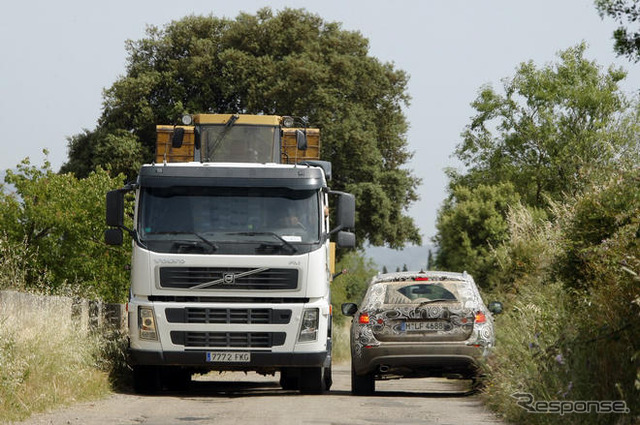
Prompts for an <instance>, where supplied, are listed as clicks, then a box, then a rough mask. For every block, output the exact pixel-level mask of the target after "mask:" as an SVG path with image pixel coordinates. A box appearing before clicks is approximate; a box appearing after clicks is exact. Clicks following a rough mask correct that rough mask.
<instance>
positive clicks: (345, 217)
mask: <svg viewBox="0 0 640 425" xmlns="http://www.w3.org/2000/svg"><path fill="white" fill-rule="evenodd" d="M338 227H340V228H341V229H353V228H354V227H356V197H355V196H353V195H352V194H350V193H341V194H340V197H339V198H338Z"/></svg>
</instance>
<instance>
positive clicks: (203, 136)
mask: <svg viewBox="0 0 640 425" xmlns="http://www.w3.org/2000/svg"><path fill="white" fill-rule="evenodd" d="M294 125H295V120H294V119H292V118H291V117H281V116H274V115H239V114H196V115H193V116H186V117H184V118H183V124H182V125H176V126H173V125H159V126H157V143H156V157H155V163H153V164H146V165H143V166H142V167H141V169H140V173H139V175H138V178H137V180H136V182H135V183H133V184H129V185H127V186H126V187H124V188H122V189H119V190H115V191H111V192H109V193H108V194H107V224H108V225H109V226H112V228H111V229H109V230H107V232H106V234H105V239H106V241H107V243H109V244H121V243H122V242H123V232H122V230H123V229H124V230H126V231H127V232H128V233H129V234H130V235H131V236H132V246H133V252H132V260H131V290H130V299H129V303H128V311H129V337H130V347H129V350H130V358H131V365H132V367H133V371H134V386H135V389H136V390H137V391H138V392H141V393H153V392H156V391H159V390H161V389H163V388H176V387H179V388H181V387H184V386H185V385H187V384H188V382H189V381H190V378H191V375H192V374H193V373H198V372H205V371H209V370H219V371H224V370H234V371H256V372H258V373H262V374H274V373H280V383H281V385H282V386H283V388H286V389H299V390H300V391H301V392H303V393H318V392H322V391H325V390H328V389H329V388H330V387H331V303H330V282H331V279H332V275H333V261H334V260H333V253H334V246H333V245H334V243H335V244H337V245H338V246H342V247H351V246H354V244H355V236H354V234H353V233H352V232H350V231H349V230H350V229H353V227H354V220H355V199H354V197H353V195H351V194H348V193H343V192H334V191H331V190H330V189H329V187H328V181H329V180H330V177H331V164H330V163H328V162H325V161H320V160H319V156H320V131H319V130H318V129H311V128H306V126H304V125H303V126H298V127H295V126H294ZM127 192H134V193H135V212H134V220H133V228H131V229H128V228H126V227H125V226H124V195H125V194H126V193H127ZM330 195H335V196H336V197H337V202H336V206H337V211H336V215H335V218H336V221H337V225H336V226H334V227H330V223H329V196H330ZM333 237H334V238H335V242H331V241H330V238H333Z"/></svg>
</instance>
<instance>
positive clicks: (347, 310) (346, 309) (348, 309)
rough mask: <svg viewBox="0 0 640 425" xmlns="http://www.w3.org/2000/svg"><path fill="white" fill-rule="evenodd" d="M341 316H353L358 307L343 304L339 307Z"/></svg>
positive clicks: (352, 304) (351, 304)
mask: <svg viewBox="0 0 640 425" xmlns="http://www.w3.org/2000/svg"><path fill="white" fill-rule="evenodd" d="M340 309H341V310H342V314H343V315H345V316H353V315H354V314H356V311H358V305H357V304H354V303H344V304H342V306H340Z"/></svg>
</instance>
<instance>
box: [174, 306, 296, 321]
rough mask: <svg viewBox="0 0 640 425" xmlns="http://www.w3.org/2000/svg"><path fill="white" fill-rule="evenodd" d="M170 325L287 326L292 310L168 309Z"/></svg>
mask: <svg viewBox="0 0 640 425" xmlns="http://www.w3.org/2000/svg"><path fill="white" fill-rule="evenodd" d="M165 314H166V316H167V321H168V322H169V323H239V324H265V325H266V324H287V323H289V321H290V320H291V310H274V309H271V308H195V307H189V308H168V309H166V310H165Z"/></svg>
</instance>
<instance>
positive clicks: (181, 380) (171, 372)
mask: <svg viewBox="0 0 640 425" xmlns="http://www.w3.org/2000/svg"><path fill="white" fill-rule="evenodd" d="M161 384H163V385H164V386H165V387H166V388H167V390H169V391H186V390H188V389H189V384H191V372H190V371H189V370H186V369H183V368H181V367H178V366H174V367H171V366H167V367H164V368H163V369H162V376H161Z"/></svg>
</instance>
